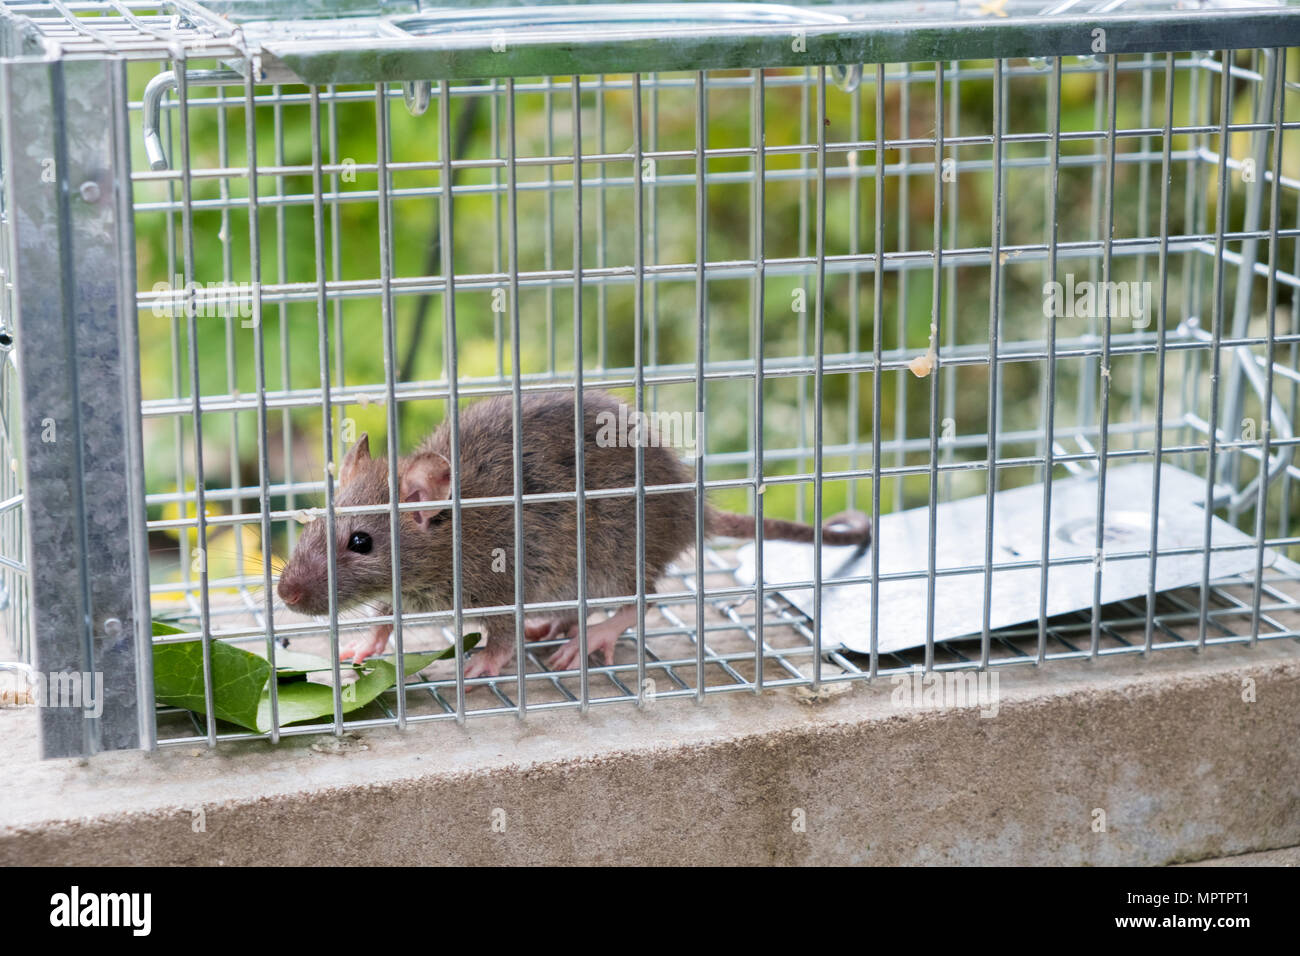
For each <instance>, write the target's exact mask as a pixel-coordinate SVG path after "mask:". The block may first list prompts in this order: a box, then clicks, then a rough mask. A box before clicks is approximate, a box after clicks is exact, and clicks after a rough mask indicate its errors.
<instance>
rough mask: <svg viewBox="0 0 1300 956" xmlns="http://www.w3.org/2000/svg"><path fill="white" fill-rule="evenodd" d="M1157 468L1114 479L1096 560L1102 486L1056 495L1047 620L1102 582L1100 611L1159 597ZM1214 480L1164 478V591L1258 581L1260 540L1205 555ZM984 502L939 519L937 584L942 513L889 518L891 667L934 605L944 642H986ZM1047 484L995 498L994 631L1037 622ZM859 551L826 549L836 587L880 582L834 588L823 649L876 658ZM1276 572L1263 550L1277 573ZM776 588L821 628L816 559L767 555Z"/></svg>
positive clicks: (772, 544)
mask: <svg viewBox="0 0 1300 956" xmlns="http://www.w3.org/2000/svg"><path fill="white" fill-rule="evenodd" d="M1154 477H1155V469H1154V468H1153V467H1152V466H1151V465H1149V464H1144V465H1130V466H1125V467H1122V468H1111V469H1109V471H1108V474H1107V477H1106V481H1107V488H1106V522H1105V529H1104V535H1105V545H1104V546H1103V548H1102V552H1101V555H1100V561H1097V560H1095V558H1094V549H1095V544H1096V537H1097V523H1096V521H1097V518H1096V516H1097V479H1096V478H1095V477H1080V478H1068V479H1063V480H1060V481H1056V482H1053V483H1052V502H1051V516H1050V529H1049V536H1048V541H1049V546H1048V560H1049V562H1050V566H1049V568H1048V577H1047V600H1046V609H1047V614H1048V616H1056V615H1059V614H1066V613H1069V612H1071V611H1082V610H1087V609H1090V608H1091V607H1092V605H1093V596H1094V586H1095V583H1096V576H1097V570H1098V568H1099V569H1100V575H1101V603H1102V604H1111V603H1113V602H1116V601H1122V600H1126V599H1130V598H1137V597H1141V596H1144V595H1146V593H1147V589H1148V584H1149V582H1150V575H1151V565H1152V562H1151V559H1150V557H1149V554H1150V547H1151V532H1152V528H1151V515H1152V511H1153V509H1152V508H1151V500H1152V485H1153V480H1154ZM1204 501H1205V482H1204V479H1202V478H1200V477H1198V476H1196V475H1193V474H1190V473H1188V472H1186V471H1182V470H1180V469H1178V468H1174V467H1171V466H1169V465H1165V466H1163V467H1162V468H1161V469H1160V502H1159V508H1158V509H1156V513H1157V514H1158V516H1159V517H1158V525H1157V528H1156V547H1157V552H1156V561H1155V589H1156V591H1158V592H1159V591H1167V590H1171V589H1173V588H1178V587H1186V586H1188V585H1194V584H1198V583H1200V581H1201V579H1202V575H1203V574H1204V572H1205V568H1206V562H1207V561H1208V563H1209V576H1210V579H1211V580H1212V581H1214V580H1219V579H1223V578H1228V577H1232V576H1234V575H1238V574H1242V573H1244V572H1252V573H1253V571H1254V569H1255V562H1256V558H1257V555H1258V550H1259V549H1258V547H1257V545H1256V543H1255V540H1254V539H1253V538H1252V537H1250V536H1249V535H1246V534H1244V533H1242V532H1241V531H1238V530H1237V529H1236V528H1234V527H1233V526H1232V525H1230V524H1228V522H1226V521H1223V520H1222V519H1220V518H1217V517H1216V518H1212V519H1211V522H1210V527H1211V535H1210V537H1211V541H1210V542H1209V551H1208V553H1207V552H1206V540H1205V508H1204ZM986 504H987V498H986V497H985V496H984V495H978V496H976V497H972V498H963V499H961V500H959V501H951V502H947V503H944V504H941V505H939V506H938V508H937V509H936V532H935V533H936V539H935V540H936V546H937V547H936V551H937V558H936V563H935V574H934V578H933V583H931V579H930V575H929V571H928V568H929V509H928V508H914V509H912V510H909V511H901V512H896V513H894V514H887V515H883V516H881V519H880V527H879V528H877V529H876V534H875V541H874V543H873V544H872V547H873V548H878V549H879V552H880V582H879V601H880V616H879V620H880V624H879V640H878V644H879V646H878V650H879V652H880V653H882V654H886V653H893V652H895V651H902V650H906V649H908V648H914V647H921V646H924V645H925V643H926V633H927V631H928V629H929V624H928V622H929V620H930V610H929V607H930V605H929V602H930V594H931V590H933V601H934V612H933V620H934V640H935V641H945V640H950V639H952V638H957V637H966V636H969V635H972V634H979V633H980V632H981V628H982V620H983V609H984V583H985V579H984V575H985V565H984V552H985V530H986V523H985V507H986ZM1042 520H1043V485H1042V484H1034V485H1027V486H1025V487H1022V488H1015V489H1012V490H1010V491H1001V492H998V493H997V494H996V496H995V508H994V519H993V566H992V569H991V575H992V587H991V599H990V612H989V627H990V629H997V628H1002V627H1009V626H1012V625H1015V624H1023V623H1025V622H1028V621H1034V620H1037V619H1038V614H1039V603H1040V595H1041V593H1042V591H1041V577H1042V567H1041V566H1042V554H1043V548H1042ZM852 554H853V549H852V547H829V546H827V547H824V548H823V549H822V572H823V579H824V580H826V581H833V580H834V579H837V578H846V577H852V578H867V579H868V580H865V581H858V582H856V583H851V584H833V583H828V584H826V585H824V586H823V589H822V609H821V613H822V621H821V630H822V646H823V647H825V648H833V647H835V646H837V645H838V646H841V647H843V648H845V649H847V650H851V651H856V652H859V653H863V654H867V653H870V651H871V633H870V624H869V622H870V620H871V616H870V611H871V584H870V580H869V578H870V574H871V552H870V550H868V551H867V552H866V553H864V554H863V555H861V556H860V557H859V558H858V559H857V560H852ZM738 557H739V565H740V566H739V569H738V570H737V572H736V575H737V577H738V578H739V579H740V580H741V581H742V582H744V583H748V584H752V583H754V545H753V544H748V545H745V546H744V547H742V548H741V549H740V551H739V555H738ZM1275 559H1276V556H1275V555H1274V554H1273V552H1272V551H1269V550H1267V549H1265V550H1264V555H1263V560H1264V564H1265V566H1268V565H1271V564H1272V563H1273V561H1274V560H1275ZM763 577H764V580H765V582H766V583H767V585H768V586H769V587H771V588H773V589H775V590H779V591H780V593H781V594H782V596H784V597H785V598H787V599H788V600H789V601H790V602H791V603H793V604H794V605H796V606H797V607H799V608H800V609H801V610H803V611H804V612H805V613H807V614H809V615H811V614H812V609H813V588H812V586H811V582H812V579H813V549H812V548H810V547H808V546H807V545H801V544H793V543H790V542H785V541H765V542H764V544H763Z"/></svg>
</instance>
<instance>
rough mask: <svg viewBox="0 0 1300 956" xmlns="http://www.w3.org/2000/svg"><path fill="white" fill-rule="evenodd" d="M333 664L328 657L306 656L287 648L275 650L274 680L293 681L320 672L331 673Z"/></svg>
mask: <svg viewBox="0 0 1300 956" xmlns="http://www.w3.org/2000/svg"><path fill="white" fill-rule="evenodd" d="M333 670H334V663H333V662H332V661H331V660H330V659H329V658H328V657H321V656H320V655H318V654H307V653H305V652H303V651H291V650H289V649H288V648H287V647H284V648H280V647H277V648H276V650H275V678H276V680H293V679H294V678H302V677H306V676H307V675H308V674H314V673H318V672H320V671H333Z"/></svg>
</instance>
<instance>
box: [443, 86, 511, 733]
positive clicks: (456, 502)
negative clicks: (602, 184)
mask: <svg viewBox="0 0 1300 956" xmlns="http://www.w3.org/2000/svg"><path fill="white" fill-rule="evenodd" d="M492 112H493V114H494V115H495V113H496V109H495V106H494V107H493V111H492ZM438 151H439V154H440V159H441V160H442V163H441V175H440V177H439V178H440V179H441V182H439V183H438V187H439V197H440V199H441V205H440V206H439V209H438V215H439V217H440V218H441V223H440V227H441V232H442V282H443V285H442V316H443V326H442V341H443V346H442V348H443V360H444V364H445V366H446V367H445V371H446V374H447V421H448V423H449V424H450V431H451V538H452V551H451V591H452V640H453V642H454V644H455V648H456V722H457V723H459V724H464V723H465V648H464V643H465V642H464V641H463V640H462V638H461V631H462V630H463V629H464V626H465V606H464V594H463V564H464V560H463V554H462V552H463V544H464V542H463V541H462V540H461V515H460V386H459V381H458V375H459V373H458V370H457V361H456V273H455V272H454V271H453V268H452V266H453V262H454V256H453V247H454V246H455V235H454V234H453V233H452V223H453V220H454V218H455V217H454V216H453V215H452V212H453V210H452V202H453V200H454V196H453V192H452V182H453V180H452V171H451V88H450V86H449V84H448V83H447V81H446V80H441V81H440V82H439V84H438ZM494 194H495V191H494ZM519 667H520V668H522V667H523V661H520V662H519Z"/></svg>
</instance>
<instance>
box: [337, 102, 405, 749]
mask: <svg viewBox="0 0 1300 956" xmlns="http://www.w3.org/2000/svg"><path fill="white" fill-rule="evenodd" d="M330 105H331V107H332V106H333V104H332V103H331V104H330ZM330 115H331V118H332V117H333V109H332V108H331V110H330ZM389 123H390V117H389V115H388V85H387V84H386V83H377V84H375V154H376V156H377V157H378V158H377V162H378V167H379V168H378V173H379V176H378V184H379V185H378V189H379V197H378V198H379V306H380V319H381V321H382V323H383V327H384V405H385V409H384V411H385V414H386V418H387V421H386V427H387V429H388V534H389V563H390V564H391V565H392V569H393V572H392V578H393V587H392V614H393V633H392V636H393V644H394V646H395V648H396V654H397V659H396V660H395V661H394V664H395V666H396V668H397V688H396V689H397V726H398V727H399V728H405V727H406V648H405V645H404V644H403V643H402V515H401V512H400V511H399V510H398V505H400V504H401V497H402V496H401V491H400V486H399V483H398V480H397V459H398V456H399V454H400V453H401V448H400V446H399V441H398V439H399V435H398V425H397V332H396V329H395V327H394V326H395V323H396V319H395V317H394V310H393V210H392V196H391V192H392V184H391V182H390V179H391V176H392V174H391V173H390V172H389V169H388V159H389V153H390V151H391V149H392V131H391V129H390V126H389ZM337 207H338V204H337V203H335V209H337ZM336 328H337V326H336Z"/></svg>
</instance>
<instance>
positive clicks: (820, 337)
mask: <svg viewBox="0 0 1300 956" xmlns="http://www.w3.org/2000/svg"><path fill="white" fill-rule="evenodd" d="M816 217H817V218H816V228H817V240H816V249H817V288H816V290H815V291H816V293H817V304H816V307H815V308H816V310H817V311H816V313H815V317H814V321H815V323H816V324H815V326H814V328H813V348H814V349H815V351H816V365H815V366H814V368H813V403H814V404H815V405H816V406H817V408H816V411H815V412H814V418H813V622H812V625H813V626H812V631H813V677H812V685H813V687H814V688H816V687H817V686H818V685H820V684H821V680H822V494H823V487H822V486H823V480H822V455H823V451H822V431H823V425H824V423H823V408H822V406H823V402H824V401H825V398H826V386H825V374H824V371H825V370H824V368H823V366H824V365H825V362H826V354H825V353H826V67H825V66H819V67H817V211H816Z"/></svg>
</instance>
